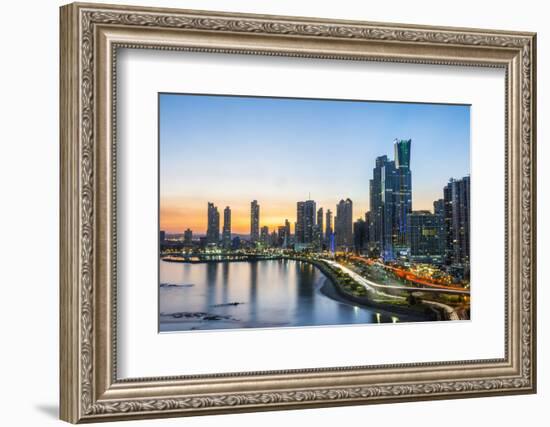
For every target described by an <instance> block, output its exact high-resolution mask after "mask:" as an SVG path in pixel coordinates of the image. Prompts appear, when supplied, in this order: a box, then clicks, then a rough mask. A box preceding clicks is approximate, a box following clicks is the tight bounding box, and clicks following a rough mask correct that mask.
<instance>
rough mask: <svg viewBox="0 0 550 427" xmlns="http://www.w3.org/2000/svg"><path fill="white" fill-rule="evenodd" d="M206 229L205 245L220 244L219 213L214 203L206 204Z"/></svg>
mask: <svg viewBox="0 0 550 427" xmlns="http://www.w3.org/2000/svg"><path fill="white" fill-rule="evenodd" d="M207 224H208V227H207V229H206V243H207V244H208V245H217V244H218V243H219V242H220V213H219V212H218V208H217V207H216V206H214V203H210V202H208V222H207Z"/></svg>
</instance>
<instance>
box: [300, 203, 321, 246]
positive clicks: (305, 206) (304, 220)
mask: <svg viewBox="0 0 550 427" xmlns="http://www.w3.org/2000/svg"><path fill="white" fill-rule="evenodd" d="M316 213H317V209H316V206H315V201H314V200H306V201H305V202H297V203H296V229H295V235H296V243H307V244H309V243H313V235H314V230H313V228H314V227H315V215H316Z"/></svg>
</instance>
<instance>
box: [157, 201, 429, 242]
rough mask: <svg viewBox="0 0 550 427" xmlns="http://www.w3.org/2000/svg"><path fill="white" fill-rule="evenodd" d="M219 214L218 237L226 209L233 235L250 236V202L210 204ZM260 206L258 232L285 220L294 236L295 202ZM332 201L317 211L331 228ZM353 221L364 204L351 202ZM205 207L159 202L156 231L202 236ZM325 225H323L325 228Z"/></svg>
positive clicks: (422, 204)
mask: <svg viewBox="0 0 550 427" xmlns="http://www.w3.org/2000/svg"><path fill="white" fill-rule="evenodd" d="M212 202H213V203H214V204H215V205H216V206H217V208H218V212H219V213H220V233H221V231H222V228H223V210H224V209H225V207H226V206H229V207H230V208H231V232H232V233H235V234H249V233H250V201H248V202H247V201H234V202H233V203H224V204H222V203H216V201H215V200H213V201H212ZM258 202H259V204H260V228H261V227H263V226H266V225H267V226H268V228H269V232H270V233H271V232H273V231H276V230H277V227H279V226H282V225H284V224H285V219H288V221H289V222H290V228H291V231H292V233H294V222H295V221H296V202H295V201H294V202H285V203H282V202H281V201H276V202H275V201H274V202H273V203H269V202H265V201H262V200H258ZM337 202H338V200H335V202H334V203H333V205H332V206H330V205H327V204H322V203H319V202H318V204H317V208H319V207H322V208H323V222H324V221H325V214H326V212H327V208H328V209H330V210H331V211H332V220H333V227H334V216H335V215H336V203H337ZM353 202H354V203H353V220H354V221H355V220H357V219H358V218H363V219H364V218H365V212H367V211H368V209H369V207H368V203H366V204H360V203H357V202H356V201H355V200H354V201H353ZM207 203H208V201H202V200H201V201H198V200H192V201H189V200H181V199H177V200H174V199H170V198H165V199H161V204H160V229H161V230H165V231H166V232H167V233H183V231H184V230H186V229H187V228H190V229H191V230H192V231H193V233H195V234H206V228H207ZM413 210H429V211H431V212H433V200H427V199H426V200H415V199H413ZM325 225H326V224H323V226H325Z"/></svg>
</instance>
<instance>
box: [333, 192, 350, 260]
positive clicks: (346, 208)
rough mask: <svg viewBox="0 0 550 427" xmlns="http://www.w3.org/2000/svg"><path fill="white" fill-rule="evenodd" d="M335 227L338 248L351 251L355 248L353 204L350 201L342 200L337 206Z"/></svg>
mask: <svg viewBox="0 0 550 427" xmlns="http://www.w3.org/2000/svg"><path fill="white" fill-rule="evenodd" d="M334 226H335V227H334V228H335V231H336V246H337V248H338V249H341V250H349V249H351V248H352V247H353V202H352V201H351V200H350V199H346V200H340V203H338V205H337V206H336V217H335V220H334Z"/></svg>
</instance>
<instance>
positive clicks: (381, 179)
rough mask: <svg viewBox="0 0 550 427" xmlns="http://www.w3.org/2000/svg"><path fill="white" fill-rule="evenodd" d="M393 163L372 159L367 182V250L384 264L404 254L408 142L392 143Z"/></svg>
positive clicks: (384, 158)
mask: <svg viewBox="0 0 550 427" xmlns="http://www.w3.org/2000/svg"><path fill="white" fill-rule="evenodd" d="M394 156H395V159H394V160H389V159H388V156H380V157H377V158H376V163H375V166H374V169H373V171H372V179H371V180H370V183H369V184H370V185H369V189H370V214H369V221H368V222H369V224H368V227H369V248H370V250H371V251H372V252H378V253H379V254H380V256H382V257H383V258H384V259H385V260H393V259H395V258H396V257H397V256H398V255H399V254H400V253H408V251H409V247H408V229H407V216H408V215H409V214H410V213H411V212H412V179H411V169H410V164H411V140H410V139H408V140H397V139H396V140H395V141H394Z"/></svg>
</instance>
